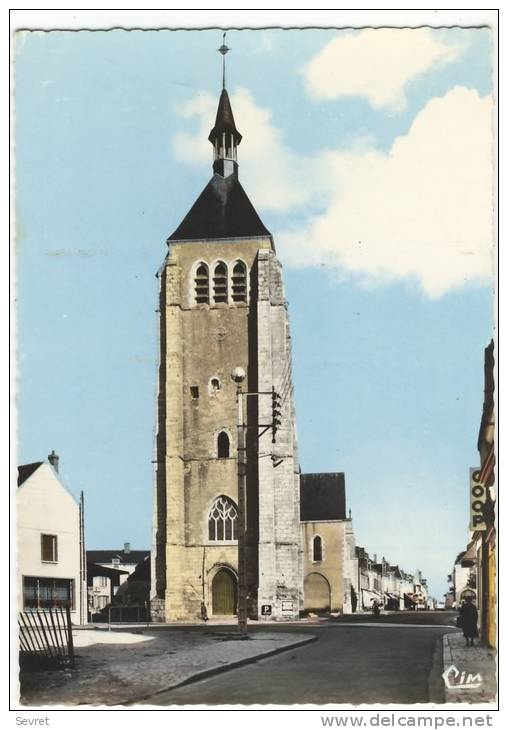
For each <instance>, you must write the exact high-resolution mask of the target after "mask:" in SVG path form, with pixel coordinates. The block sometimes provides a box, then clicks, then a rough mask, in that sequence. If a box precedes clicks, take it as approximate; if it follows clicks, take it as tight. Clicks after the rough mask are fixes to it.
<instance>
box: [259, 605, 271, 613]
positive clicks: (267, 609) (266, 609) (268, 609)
mask: <svg viewBox="0 0 508 730" xmlns="http://www.w3.org/2000/svg"><path fill="white" fill-rule="evenodd" d="M271 615H272V607H271V605H270V604H269V603H265V604H264V605H263V606H261V616H271Z"/></svg>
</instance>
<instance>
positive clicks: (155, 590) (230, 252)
mask: <svg viewBox="0 0 508 730" xmlns="http://www.w3.org/2000/svg"><path fill="white" fill-rule="evenodd" d="M223 48H225V46H223ZM220 50H221V49H220ZM208 139H209V141H210V143H211V146H212V150H213V177H212V179H211V180H210V182H209V183H208V185H207V186H206V187H205V189H204V190H203V192H202V193H201V195H200V196H199V197H198V198H197V200H196V202H195V203H194V205H193V206H192V207H191V209H190V211H189V212H188V213H187V215H186V216H185V218H184V219H183V221H182V222H181V223H180V225H179V226H178V227H177V229H176V230H175V231H174V233H173V234H172V235H171V236H170V237H169V238H168V241H167V243H168V246H169V252H168V255H167V257H166V260H165V262H164V264H163V266H162V268H161V270H160V272H159V279H160V307H159V309H160V367H159V380H158V402H157V441H156V448H157V458H156V476H155V494H154V530H153V535H154V545H153V555H152V605H153V606H154V609H155V607H157V606H158V607H159V614H158V618H159V619H160V620H166V621H196V620H199V618H200V615H201V610H202V605H203V604H204V606H205V607H206V610H207V613H208V616H210V617H214V616H230V617H231V616H233V615H235V614H236V611H237V603H238V542H237V537H238V479H237V446H238V444H237V403H236V397H237V386H236V384H235V383H234V382H233V380H232V378H231V372H232V371H233V370H234V369H235V368H238V367H241V368H242V369H243V370H244V371H245V373H246V378H245V380H244V382H243V383H242V388H243V391H244V392H245V393H246V394H247V393H248V394H249V395H243V396H242V398H243V404H244V408H243V414H244V415H243V422H244V423H243V425H244V431H243V433H244V434H245V444H246V448H245V459H246V490H245V491H246V500H245V502H246V549H245V565H246V583H247V610H248V615H249V617H250V618H257V617H258V616H260V615H261V607H262V606H263V605H265V606H266V605H269V606H271V616H272V617H274V618H276V619H279V620H284V619H287V620H291V619H294V618H296V617H298V615H299V610H300V609H301V608H302V607H303V603H302V590H303V578H302V552H301V545H300V527H299V465H298V454H297V445H296V432H295V412H294V404H293V388H292V376H291V342H290V334H289V320H288V311H287V302H286V300H285V296H284V287H283V281H282V272H281V265H280V263H279V261H278V260H277V256H276V252H275V246H274V242H273V239H272V236H271V234H270V232H269V231H268V230H267V229H266V228H265V226H264V225H263V223H262V221H261V219H260V218H259V216H258V214H257V213H256V211H255V209H254V207H253V205H252V204H251V202H250V200H249V198H248V197H247V195H246V193H245V191H244V189H243V188H242V186H241V184H240V180H239V175H238V154H237V152H238V147H239V145H240V143H241V141H242V135H241V134H240V132H239V131H238V129H237V127H236V124H235V120H234V116H233V110H232V108H231V103H230V100H229V96H228V93H227V91H226V88H225V84H224V83H223V89H222V93H221V95H220V98H219V103H218V109H217V115H216V119H215V124H214V126H213V128H212V130H211V132H210V135H209V137H208ZM272 388H275V390H276V391H277V392H278V393H279V394H280V396H281V403H282V406H281V418H280V420H281V423H280V426H279V428H278V430H277V432H276V434H275V442H274V443H273V442H272V441H273V438H272V430H271V429H270V428H267V426H269V425H270V424H271V422H272V397H271V391H272ZM258 393H259V395H256V394H258ZM154 613H156V611H155V610H154Z"/></svg>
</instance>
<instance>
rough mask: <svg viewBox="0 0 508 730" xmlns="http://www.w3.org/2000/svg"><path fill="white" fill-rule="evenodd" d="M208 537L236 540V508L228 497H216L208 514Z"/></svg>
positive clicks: (213, 539) (211, 538)
mask: <svg viewBox="0 0 508 730" xmlns="http://www.w3.org/2000/svg"><path fill="white" fill-rule="evenodd" d="M208 539H209V540H212V541H224V540H238V510H237V508H236V505H235V503H234V502H233V500H231V499H229V497H224V496H222V497H218V498H217V499H216V500H215V502H214V503H213V504H212V508H211V510H210V513H209V515H208Z"/></svg>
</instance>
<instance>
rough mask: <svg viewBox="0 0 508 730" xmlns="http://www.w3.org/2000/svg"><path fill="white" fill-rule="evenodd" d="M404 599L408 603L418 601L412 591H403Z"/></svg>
mask: <svg viewBox="0 0 508 730" xmlns="http://www.w3.org/2000/svg"><path fill="white" fill-rule="evenodd" d="M404 600H405V601H408V603H414V604H417V603H418V600H417V597H416V595H415V594H414V593H404Z"/></svg>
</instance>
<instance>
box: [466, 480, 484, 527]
mask: <svg viewBox="0 0 508 730" xmlns="http://www.w3.org/2000/svg"><path fill="white" fill-rule="evenodd" d="M469 497H470V500H469V503H470V505H471V511H470V514H471V520H470V523H469V529H470V530H473V531H475V530H486V529H487V525H486V524H485V518H484V516H483V505H484V504H485V502H486V500H487V487H486V486H485V484H482V482H481V481H480V470H479V469H470V470H469Z"/></svg>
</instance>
